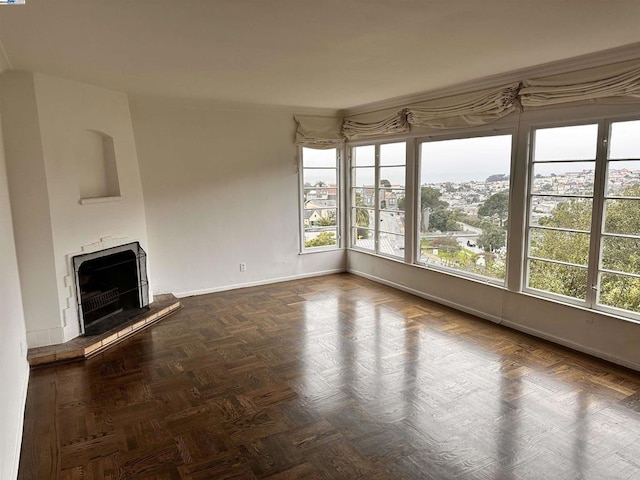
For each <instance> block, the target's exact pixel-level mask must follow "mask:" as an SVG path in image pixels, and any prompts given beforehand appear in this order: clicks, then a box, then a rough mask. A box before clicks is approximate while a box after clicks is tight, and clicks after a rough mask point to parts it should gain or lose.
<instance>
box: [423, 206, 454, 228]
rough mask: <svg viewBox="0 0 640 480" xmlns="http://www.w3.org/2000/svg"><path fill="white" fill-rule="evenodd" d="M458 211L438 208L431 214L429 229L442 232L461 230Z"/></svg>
mask: <svg viewBox="0 0 640 480" xmlns="http://www.w3.org/2000/svg"><path fill="white" fill-rule="evenodd" d="M456 213H457V212H455V211H452V210H443V209H440V210H436V211H434V212H433V213H431V214H430V215H429V230H433V231H435V230H440V231H441V232H454V231H457V230H460V225H459V224H458V222H457V215H456Z"/></svg>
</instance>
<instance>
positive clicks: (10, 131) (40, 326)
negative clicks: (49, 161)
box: [0, 72, 62, 343]
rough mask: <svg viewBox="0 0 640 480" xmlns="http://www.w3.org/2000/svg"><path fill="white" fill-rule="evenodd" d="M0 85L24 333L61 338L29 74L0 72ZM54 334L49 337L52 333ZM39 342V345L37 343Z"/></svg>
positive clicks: (42, 166) (46, 198) (46, 199)
mask: <svg viewBox="0 0 640 480" xmlns="http://www.w3.org/2000/svg"><path fill="white" fill-rule="evenodd" d="M0 78H1V83H0V95H1V99H2V118H3V131H4V144H5V151H6V162H7V174H8V178H9V184H10V185H11V190H10V193H11V208H12V213H13V221H14V231H15V239H16V251H17V255H18V259H19V269H20V282H21V287H22V295H23V296H24V299H26V300H27V301H25V302H23V308H24V314H25V319H28V323H29V325H28V328H27V330H33V331H40V332H43V337H46V338H47V339H48V338H49V336H50V335H49V333H50V329H54V332H57V333H58V336H59V338H58V339H59V340H62V338H61V332H60V331H59V330H60V329H59V327H60V314H59V304H58V292H57V288H56V278H55V269H54V256H53V237H52V230H51V215H50V210H49V190H48V186H47V177H46V171H45V164H44V155H43V151H42V142H41V139H40V124H39V120H38V107H37V104H36V98H35V88H34V80H33V75H32V74H30V73H27V72H8V73H3V74H2V77H0ZM54 335H55V333H54ZM43 343H45V342H43Z"/></svg>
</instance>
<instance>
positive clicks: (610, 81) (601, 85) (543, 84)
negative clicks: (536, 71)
mask: <svg viewBox="0 0 640 480" xmlns="http://www.w3.org/2000/svg"><path fill="white" fill-rule="evenodd" d="M523 84H524V86H523V88H522V89H521V90H520V102H521V104H522V107H523V108H525V109H528V108H537V107H548V106H553V105H559V104H565V103H575V102H581V103H596V102H597V103H630V102H640V61H638V60H633V61H630V62H621V63H615V64H612V65H606V66H603V67H596V68H590V69H586V70H579V71H575V72H570V73H563V74H561V75H553V76H548V77H542V78H536V79H532V80H525V81H524V82H523Z"/></svg>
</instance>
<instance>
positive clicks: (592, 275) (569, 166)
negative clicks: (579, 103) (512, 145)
mask: <svg viewBox="0 0 640 480" xmlns="http://www.w3.org/2000/svg"><path fill="white" fill-rule="evenodd" d="M532 140H533V142H532V145H533V148H532V149H531V153H530V155H531V158H530V177H529V178H530V181H529V203H528V215H527V231H528V235H527V244H528V252H527V253H528V254H527V258H526V263H527V268H526V283H525V285H526V287H527V288H530V289H535V290H537V291H541V292H546V293H547V294H552V295H558V296H562V297H564V298H565V299H567V300H568V301H570V302H574V303H579V304H584V305H585V306H589V307H592V306H595V307H596V308H599V309H603V310H609V311H614V312H621V313H623V314H626V313H628V312H636V313H637V312H640V121H638V120H634V121H624V122H598V123H593V124H589V125H570V126H562V127H553V128H537V129H534V130H533V132H532ZM607 146H608V148H605V147H607Z"/></svg>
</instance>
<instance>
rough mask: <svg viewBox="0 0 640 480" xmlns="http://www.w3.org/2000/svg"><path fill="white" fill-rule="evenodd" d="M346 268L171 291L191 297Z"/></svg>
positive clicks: (307, 276) (178, 295)
mask: <svg viewBox="0 0 640 480" xmlns="http://www.w3.org/2000/svg"><path fill="white" fill-rule="evenodd" d="M344 272H346V269H344V268H336V269H332V270H323V271H321V272H313V273H303V274H300V275H290V276H287V277H277V278H268V279H265V280H257V281H255V282H246V283H236V284H233V285H224V286H222V287H213V288H203V289H200V290H189V291H185V292H173V294H174V295H175V296H176V297H178V298H184V297H193V296H195V295H206V294H207V293H218V292H227V291H229V290H237V289H239V288H247V287H259V286H261V285H270V284H272V283H280V282H289V281H291V280H302V279H304V278H312V277H322V276H323V275H332V274H334V273H344Z"/></svg>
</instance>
